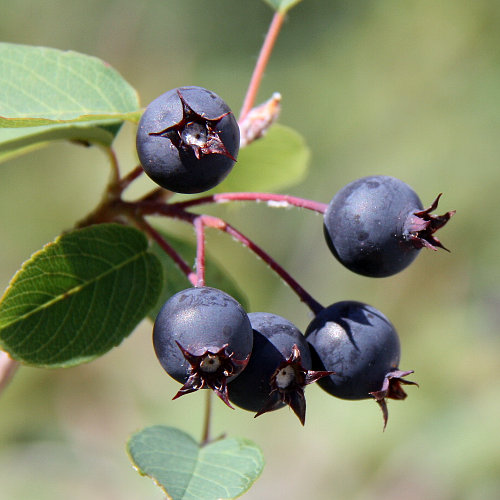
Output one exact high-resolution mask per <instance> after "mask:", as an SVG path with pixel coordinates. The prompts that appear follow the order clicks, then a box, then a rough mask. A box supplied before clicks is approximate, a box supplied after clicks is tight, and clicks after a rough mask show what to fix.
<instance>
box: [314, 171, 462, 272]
mask: <svg viewBox="0 0 500 500" xmlns="http://www.w3.org/2000/svg"><path fill="white" fill-rule="evenodd" d="M440 196H441V195H439V196H438V197H437V198H436V199H435V200H434V202H433V203H432V205H431V206H430V207H429V208H427V209H426V210H424V209H423V207H422V203H421V201H420V199H419V197H418V196H417V194H416V193H415V191H413V189H412V188H411V187H410V186H408V185H407V184H405V183H404V182H403V181H400V180H399V179H396V178H394V177H388V176H384V175H376V176H371V177H363V178H361V179H358V180H356V181H354V182H351V183H350V184H348V185H347V186H345V187H343V188H342V189H341V190H340V191H339V192H338V193H337V194H336V195H335V196H334V197H333V198H332V200H331V201H330V203H329V205H328V208H327V210H326V212H325V215H324V226H323V227H324V232H325V238H326V242H327V244H328V247H329V248H330V250H331V252H332V253H333V255H334V256H335V257H336V258H337V259H338V260H339V261H340V262H341V263H342V264H343V265H344V266H345V267H347V268H348V269H350V270H351V271H354V272H355V273H358V274H362V275H364V276H371V277H377V278H378V277H384V276H391V275H393V274H396V273H398V272H399V271H401V270H403V269H404V268H405V267H407V266H408V265H409V264H411V262H412V261H413V260H414V259H415V257H416V256H417V255H418V252H419V250H420V249H421V248H422V247H427V248H431V249H433V250H436V249H437V248H438V247H439V248H443V249H445V247H444V246H443V245H442V244H441V242H440V241H439V240H438V239H437V238H436V237H435V236H434V233H435V232H436V231H437V230H438V229H440V228H441V227H443V226H444V225H445V224H446V223H447V222H448V220H449V219H450V217H451V216H452V215H453V214H454V213H455V212H454V211H451V212H447V213H445V214H444V215H432V214H431V212H432V211H433V210H435V209H436V207H437V205H438V201H439V198H440ZM445 250H446V249H445Z"/></svg>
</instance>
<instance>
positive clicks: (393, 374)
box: [305, 300, 418, 429]
mask: <svg viewBox="0 0 500 500" xmlns="http://www.w3.org/2000/svg"><path fill="white" fill-rule="evenodd" d="M305 335H306V338H307V341H308V342H309V345H310V348H311V355H312V359H313V368H314V369H316V370H331V371H333V372H334V373H333V374H331V375H329V376H327V377H324V378H322V379H321V380H319V381H318V384H319V385H320V387H321V388H322V389H324V390H325V391H326V392H327V393H328V394H331V395H332V396H335V397H337V398H341V399H349V400H357V399H369V398H373V399H375V401H376V402H377V404H378V405H379V406H380V408H381V410H382V415H383V419H384V429H385V427H386V425H387V419H388V410H387V401H386V400H387V399H399V400H402V399H405V398H406V393H405V391H404V390H403V388H402V387H401V386H402V385H404V384H406V385H418V384H416V383H415V382H411V381H409V380H406V379H405V377H406V376H408V375H410V374H412V373H413V371H412V370H408V371H403V370H400V369H399V361H400V357H401V347H400V342H399V336H398V334H397V332H396V329H395V328H394V326H393V325H392V323H391V322H390V321H389V320H388V319H387V318H386V316H384V314H383V313H381V312H380V311H378V310H377V309H375V308H374V307H372V306H370V305H368V304H364V303H362V302H356V301H351V300H346V301H342V302H337V303H335V304H332V305H331V306H328V307H326V308H324V309H323V310H322V311H320V313H319V314H318V315H317V316H316V317H315V318H314V319H313V321H312V322H311V323H310V324H309V326H308V327H307V330H306V333H305Z"/></svg>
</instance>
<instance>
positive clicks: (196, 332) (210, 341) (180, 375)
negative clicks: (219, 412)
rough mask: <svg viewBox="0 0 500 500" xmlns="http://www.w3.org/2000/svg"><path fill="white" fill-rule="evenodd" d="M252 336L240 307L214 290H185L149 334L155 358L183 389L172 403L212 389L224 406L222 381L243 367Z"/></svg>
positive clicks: (168, 304)
mask: <svg viewBox="0 0 500 500" xmlns="http://www.w3.org/2000/svg"><path fill="white" fill-rule="evenodd" d="M252 343H253V333H252V327H251V326H250V321H249V319H248V316H247V314H246V312H245V311H244V310H243V308H242V307H241V305H240V304H239V303H238V302H237V301H236V300H235V299H233V298H232V297H231V296H230V295H228V294H227V293H225V292H222V291H221V290H218V289H216V288H210V287H200V288H188V289H187V290H183V291H181V292H179V293H177V294H175V295H174V296H172V297H171V298H170V299H169V300H168V301H167V302H166V303H165V305H164V306H163V307H162V309H161V310H160V312H159V313H158V316H157V318H156V321H155V325H154V329H153V345H154V348H155V352H156V356H157V357H158V360H159V361H160V363H161V365H162V366H163V368H164V369H165V371H166V372H167V373H168V374H169V375H170V376H171V377H173V378H174V379H175V380H177V381H178V382H180V383H181V384H184V385H183V386H182V388H181V389H180V390H179V392H178V393H177V394H176V396H175V397H174V399H176V398H177V397H179V396H182V395H183V394H188V393H190V392H194V391H197V390H198V389H207V388H210V389H212V390H213V391H214V392H215V393H216V394H217V395H218V396H219V397H220V398H221V399H222V400H223V401H224V402H225V403H226V404H227V405H228V406H230V407H231V405H230V404H229V401H228V398H227V382H228V381H229V380H232V379H233V378H234V377H236V376H237V375H238V374H239V373H240V372H241V371H242V370H243V369H244V368H245V366H246V365H247V363H248V360H249V358H250V353H251V351H252Z"/></svg>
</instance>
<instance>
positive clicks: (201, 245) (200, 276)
mask: <svg viewBox="0 0 500 500" xmlns="http://www.w3.org/2000/svg"><path fill="white" fill-rule="evenodd" d="M193 225H194V228H195V231H196V278H197V280H196V286H205V223H204V221H203V216H199V217H196V218H195V219H194V221H193Z"/></svg>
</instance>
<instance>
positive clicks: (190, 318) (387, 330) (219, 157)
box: [137, 87, 454, 426]
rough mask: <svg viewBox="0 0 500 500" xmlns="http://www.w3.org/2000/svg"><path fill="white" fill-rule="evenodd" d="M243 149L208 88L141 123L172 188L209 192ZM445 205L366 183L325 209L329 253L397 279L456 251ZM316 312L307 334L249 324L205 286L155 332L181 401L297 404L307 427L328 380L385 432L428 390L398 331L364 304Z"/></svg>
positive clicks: (168, 96)
mask: <svg viewBox="0 0 500 500" xmlns="http://www.w3.org/2000/svg"><path fill="white" fill-rule="evenodd" d="M239 140H240V132H239V127H238V123H237V121H236V120H235V118H234V115H233V114H232V112H231V110H230V109H229V107H228V106H227V104H225V103H224V101H223V100H222V99H221V98H220V97H218V96H217V95H216V94H214V93H213V92H210V91H208V90H206V89H202V88H200V87H181V88H179V89H173V90H170V91H169V92H166V93H165V94H163V95H162V96H160V97H158V98H157V99H155V100H154V101H153V102H152V103H151V104H150V105H149V106H148V108H147V109H146V111H145V113H144V115H143V117H142V119H141V121H140V124H139V129H138V133H137V151H138V154H139V159H140V161H141V164H142V166H143V168H144V170H145V171H146V173H147V174H148V175H149V176H150V177H151V178H152V179H153V180H154V181H156V182H157V183H158V184H159V185H160V186H162V187H164V188H166V189H168V190H171V191H174V192H179V193H199V192H202V191H206V190H208V189H211V188H212V187H214V186H215V185H217V184H218V183H220V182H221V181H222V180H223V179H224V178H225V177H226V176H227V175H228V174H229V172H230V170H231V169H232V167H233V165H234V162H235V161H236V156H237V154H238V149H239ZM248 195H249V194H248ZM276 196H279V195H276ZM440 196H441V195H439V196H438V197H437V198H436V200H435V201H434V202H433V203H432V205H431V206H430V207H429V208H427V209H424V208H423V205H422V203H421V201H420V199H419V198H418V196H417V194H416V193H415V192H414V191H413V189H412V188H410V187H409V186H408V185H407V184H405V183H404V182H402V181H400V180H398V179H395V178H393V177H388V176H380V175H379V176H371V177H365V178H362V179H358V180H356V181H354V182H351V183H350V184H348V185H347V186H345V187H344V188H342V189H341V190H340V191H339V192H338V193H337V194H336V195H335V196H334V197H333V198H332V200H331V201H330V203H329V204H328V205H327V206H326V205H325V206H324V210H322V212H323V213H324V219H323V220H324V234H325V239H326V243H327V245H328V247H329V249H330V250H331V252H332V253H333V255H334V256H335V257H336V258H337V259H338V261H339V262H340V263H341V264H343V265H344V266H345V267H346V268H348V269H349V270H351V271H353V272H356V273H358V274H361V275H364V276H370V277H385V276H391V275H393V274H396V273H398V272H399V271H401V270H403V269H404V268H406V267H407V266H408V265H409V264H410V263H411V262H412V261H413V260H414V259H415V257H416V256H417V255H418V253H419V251H420V249H422V248H423V247H427V248H430V249H434V250H435V249H437V248H443V249H444V246H443V245H442V244H441V243H440V241H439V240H438V239H437V238H436V237H435V236H434V233H435V232H436V231H437V230H438V229H439V228H441V227H442V226H444V225H445V224H446V223H447V222H448V220H449V219H450V217H451V216H452V215H453V214H454V212H447V213H445V214H444V215H440V216H438V215H433V214H432V213H431V212H432V211H433V210H434V209H435V208H436V207H437V204H438V201H439V198H440ZM234 199H236V198H234ZM248 199H250V197H248ZM288 200H289V198H287V201H288ZM261 255H262V253H261ZM198 264H199V263H198ZM311 300H312V299H311ZM309 305H310V306H311V304H309ZM311 309H312V310H313V312H314V313H315V317H314V319H313V320H312V322H311V323H310V324H309V326H308V327H307V329H306V331H305V334H302V333H301V332H300V331H299V330H298V328H297V327H296V326H295V325H293V324H292V323H291V322H290V321H288V320H286V319H285V318H282V317H280V316H278V315H276V314H271V313H267V312H255V313H249V314H247V312H245V311H244V310H243V308H242V306H241V305H240V304H239V303H238V302H237V301H236V300H235V299H234V298H232V297H231V296H229V295H228V294H226V293H225V292H223V291H221V290H219V289H216V288H212V287H208V286H205V285H204V280H203V279H202V280H200V282H199V283H197V286H195V287H193V288H189V289H186V290H184V291H181V292H179V293H177V294H176V295H174V296H173V297H171V298H170V299H169V300H168V301H167V302H166V303H165V304H164V306H163V308H162V309H161V311H160V313H159V314H158V316H157V318H156V321H155V325H154V330H153V344H154V348H155V352H156V355H157V357H158V359H159V361H160V363H161V365H162V367H163V368H164V369H165V370H166V371H167V373H168V374H169V375H171V376H172V377H173V378H174V379H175V380H177V381H178V382H180V383H181V384H182V387H181V389H180V390H179V391H178V393H177V394H176V395H175V396H174V399H175V398H177V397H179V396H181V395H183V394H187V393H190V392H193V391H196V390H198V389H205V388H210V389H212V390H213V391H214V392H215V393H216V394H217V395H218V396H219V397H220V398H221V399H222V401H224V403H225V404H226V405H228V406H229V407H231V408H232V404H234V405H236V406H239V407H241V408H243V409H245V410H249V411H252V412H255V413H256V415H255V416H259V415H261V414H263V413H266V412H269V411H273V410H277V409H279V408H282V407H284V406H286V405H288V406H290V407H291V409H292V410H293V411H294V412H295V414H296V415H297V417H298V418H299V420H300V421H301V423H302V424H304V421H305V413H306V404H305V397H304V388H305V386H306V385H308V384H310V383H313V382H315V381H318V383H319V385H320V386H321V387H322V388H323V389H324V390H325V391H326V392H327V393H329V394H331V395H333V396H335V397H338V398H342V399H350V400H353V399H365V398H373V399H375V401H376V402H377V403H378V404H379V405H380V407H381V409H382V411H383V416H384V426H385V424H386V423H387V416H388V413H387V405H386V399H388V398H390V399H404V398H405V397H406V393H405V392H404V390H403V388H402V385H403V384H413V385H416V384H415V383H414V382H410V381H407V380H405V379H404V377H406V376H407V375H409V374H411V373H413V372H412V371H402V370H400V369H399V361H400V342H399V338H398V334H397V332H396V330H395V328H394V326H393V325H392V324H391V322H390V321H389V320H388V319H387V318H386V317H385V316H384V315H383V314H382V313H381V312H380V311H378V310H377V309H375V308H374V307H372V306H370V305H368V304H364V303H360V302H355V301H342V302H338V303H335V304H333V305H330V306H328V307H322V306H320V305H319V304H318V303H317V302H315V301H313V305H312V306H311Z"/></svg>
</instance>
